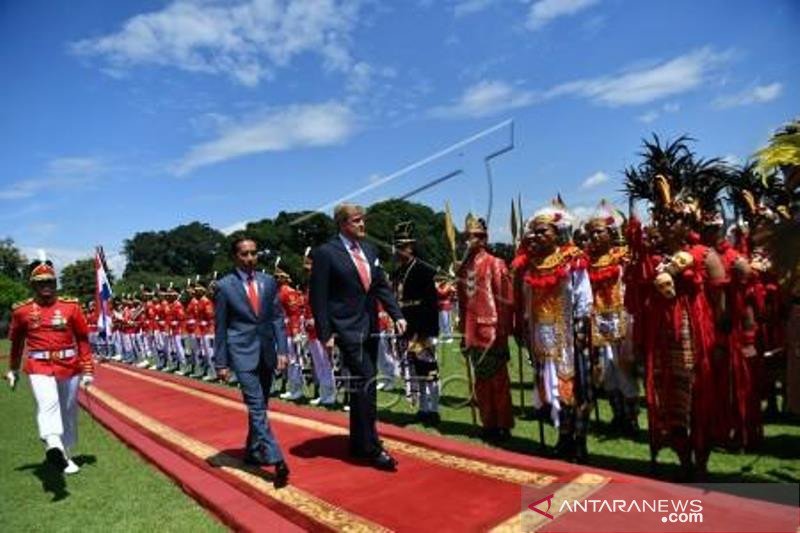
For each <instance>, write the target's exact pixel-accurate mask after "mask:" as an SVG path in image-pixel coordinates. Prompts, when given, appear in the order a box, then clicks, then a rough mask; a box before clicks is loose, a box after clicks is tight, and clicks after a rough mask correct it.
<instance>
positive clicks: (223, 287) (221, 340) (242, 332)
mask: <svg viewBox="0 0 800 533" xmlns="http://www.w3.org/2000/svg"><path fill="white" fill-rule="evenodd" d="M231 254H232V256H233V260H234V263H235V265H236V269H235V270H234V271H233V272H231V273H230V274H228V275H227V276H225V277H224V278H222V279H221V280H219V282H217V287H216V295H215V298H214V308H215V312H216V317H215V318H216V338H215V342H216V346H215V348H214V352H215V353H214V359H215V365H216V369H217V374H218V375H219V377H220V378H221V379H222V380H223V381H225V380H227V378H228V374H229V370H228V369H229V368H232V369H233V371H234V372H235V373H236V377H237V378H238V380H239V386H240V388H241V389H242V396H243V397H244V403H245V405H247V414H248V426H249V427H248V433H247V442H246V454H245V462H246V463H248V464H256V465H275V486H276V487H282V486H284V485H286V483H287V482H288V479H289V468H288V466H287V465H286V461H284V459H283V454H282V453H281V449H280V446H278V442H277V441H276V440H275V436H274V435H273V434H272V430H271V429H270V427H269V421H268V420H267V400H268V398H269V392H270V388H271V386H272V377H273V375H274V372H275V369H276V368H277V369H278V370H282V369H283V368H285V367H286V364H287V362H288V355H287V354H288V353H289V347H288V344H287V342H286V332H285V330H284V323H283V309H282V308H281V304H280V301H279V300H278V285H277V283H276V282H275V279H274V278H273V277H272V276H270V275H267V274H264V273H261V272H256V270H255V268H256V262H257V250H256V243H255V241H254V240H253V239H252V238H250V237H239V238H237V239H236V240H235V241H234V242H233V245H232V247H231Z"/></svg>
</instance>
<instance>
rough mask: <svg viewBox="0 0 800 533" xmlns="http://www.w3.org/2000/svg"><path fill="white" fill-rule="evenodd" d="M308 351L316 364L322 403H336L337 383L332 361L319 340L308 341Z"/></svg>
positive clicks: (315, 369) (315, 374) (315, 375)
mask: <svg viewBox="0 0 800 533" xmlns="http://www.w3.org/2000/svg"><path fill="white" fill-rule="evenodd" d="M308 351H309V352H311V360H312V361H313V364H314V377H315V378H316V379H317V383H319V398H320V403H323V404H325V403H334V402H335V401H336V382H335V381H334V377H333V365H332V364H331V359H330V357H328V354H327V352H326V351H325V347H324V346H322V343H321V342H320V341H319V339H313V340H309V341H308Z"/></svg>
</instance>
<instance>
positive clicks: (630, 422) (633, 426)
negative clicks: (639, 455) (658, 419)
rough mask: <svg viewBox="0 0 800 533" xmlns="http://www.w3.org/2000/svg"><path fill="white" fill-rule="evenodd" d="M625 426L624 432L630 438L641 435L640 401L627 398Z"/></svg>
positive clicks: (625, 400)
mask: <svg viewBox="0 0 800 533" xmlns="http://www.w3.org/2000/svg"><path fill="white" fill-rule="evenodd" d="M624 402H625V424H624V427H623V431H624V433H625V435H627V436H628V437H631V438H633V437H635V436H636V435H638V434H639V399H638V398H625V399H624Z"/></svg>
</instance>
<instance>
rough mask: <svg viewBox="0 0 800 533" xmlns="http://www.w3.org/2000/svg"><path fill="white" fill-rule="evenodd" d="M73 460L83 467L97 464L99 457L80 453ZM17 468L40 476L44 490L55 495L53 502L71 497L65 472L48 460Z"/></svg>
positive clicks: (19, 470)
mask: <svg viewBox="0 0 800 533" xmlns="http://www.w3.org/2000/svg"><path fill="white" fill-rule="evenodd" d="M73 460H74V461H75V463H76V464H77V465H78V466H80V467H83V466H85V465H93V464H95V463H96V462H97V457H96V456H94V455H78V456H76V457H73ZM15 470H17V471H18V472H25V471H30V472H31V473H32V474H33V475H34V476H36V477H37V478H39V481H40V482H41V484H42V490H43V491H44V492H46V493H50V494H52V495H53V499H52V500H51V501H52V502H59V501H61V500H64V499H66V498H68V497H69V490H68V489H67V480H66V476H65V474H64V472H63V471H61V470H59V469H57V468H55V467H54V466H52V465H50V464H49V463H47V462H46V461H45V462H42V463H31V464H27V465H23V466H20V467H17V468H16V469H15Z"/></svg>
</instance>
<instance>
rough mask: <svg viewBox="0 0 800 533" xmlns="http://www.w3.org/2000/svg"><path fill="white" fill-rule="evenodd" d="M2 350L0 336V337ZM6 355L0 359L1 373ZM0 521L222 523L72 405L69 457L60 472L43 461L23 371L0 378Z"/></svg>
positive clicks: (23, 527) (113, 526) (159, 525)
mask: <svg viewBox="0 0 800 533" xmlns="http://www.w3.org/2000/svg"><path fill="white" fill-rule="evenodd" d="M0 353H2V354H7V353H8V342H7V341H2V342H0ZM7 365H8V360H7V359H3V360H2V361H0V368H1V369H2V371H3V374H5V372H6V369H7ZM0 385H2V387H1V388H0V421H2V422H0V480H2V481H1V482H0V483H1V485H0V524H2V526H0V529H2V530H3V531H186V532H189V531H191V532H193V533H194V532H199V531H225V530H226V528H224V527H223V526H222V525H221V524H220V523H219V522H217V521H216V519H215V518H214V517H212V516H211V515H210V514H208V513H207V512H206V511H205V510H204V509H203V508H202V507H200V506H199V505H198V504H197V503H196V502H195V501H194V500H192V499H191V498H190V497H189V496H187V495H186V494H184V493H183V492H181V490H180V489H179V488H178V486H177V485H175V484H174V483H172V481H171V480H170V479H169V478H167V477H166V476H164V475H163V474H162V473H161V472H159V471H158V470H156V469H155V468H153V467H152V466H150V465H149V464H148V463H147V462H145V461H144V460H143V459H141V458H140V457H139V456H138V455H137V454H135V453H134V452H132V451H130V450H129V449H128V448H126V447H125V446H124V445H123V444H122V443H121V442H119V441H118V440H117V439H116V438H115V437H114V436H113V435H112V434H111V433H109V432H108V431H106V430H105V429H104V428H103V427H102V426H100V424H99V423H97V422H95V421H94V420H93V419H92V418H91V417H89V415H87V414H86V413H85V412H83V411H81V412H80V415H79V417H80V429H79V435H80V439H79V444H78V449H77V450H76V453H77V456H76V457H75V461H76V462H77V463H78V464H80V465H81V472H80V473H78V474H77V475H73V476H64V475H62V474H60V473H58V472H55V471H54V470H53V469H52V468H50V467H49V466H46V465H44V464H43V460H44V448H43V446H42V444H41V442H40V441H39V438H38V433H37V430H36V422H35V420H34V412H35V402H34V399H33V396H32V395H31V391H30V386H29V384H28V380H27V378H25V377H23V378H22V379H21V380H20V383H19V384H18V385H17V389H16V391H14V392H13V393H12V392H11V390H10V389H9V388H8V386H7V384H6V382H5V381H3V382H2V383H0Z"/></svg>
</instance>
